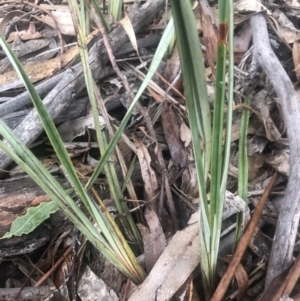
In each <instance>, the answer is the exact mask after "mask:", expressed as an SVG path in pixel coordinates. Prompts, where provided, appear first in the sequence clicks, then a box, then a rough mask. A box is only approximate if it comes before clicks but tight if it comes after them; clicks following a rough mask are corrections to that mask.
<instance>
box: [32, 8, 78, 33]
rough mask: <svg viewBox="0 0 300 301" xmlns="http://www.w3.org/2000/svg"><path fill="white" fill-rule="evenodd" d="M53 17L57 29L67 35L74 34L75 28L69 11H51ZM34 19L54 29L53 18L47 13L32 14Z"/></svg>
mask: <svg viewBox="0 0 300 301" xmlns="http://www.w3.org/2000/svg"><path fill="white" fill-rule="evenodd" d="M51 14H52V16H53V19H54V20H55V21H56V24H57V26H58V29H59V31H60V32H61V33H62V34H65V35H68V36H75V34H76V33H75V29H74V25H73V21H72V16H71V13H70V11H59V10H57V11H54V10H53V11H51ZM33 17H34V18H35V19H37V20H39V21H41V22H43V23H45V24H47V25H48V26H50V27H52V28H53V29H56V25H55V22H54V20H53V19H52V18H51V17H50V16H49V15H41V16H33Z"/></svg>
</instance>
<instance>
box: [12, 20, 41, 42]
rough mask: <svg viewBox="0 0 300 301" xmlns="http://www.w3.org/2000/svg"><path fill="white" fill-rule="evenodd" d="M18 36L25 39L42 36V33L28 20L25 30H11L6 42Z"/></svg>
mask: <svg viewBox="0 0 300 301" xmlns="http://www.w3.org/2000/svg"><path fill="white" fill-rule="evenodd" d="M18 36H20V38H21V40H23V41H27V40H33V39H39V38H41V37H42V34H41V33H40V32H38V31H36V28H35V25H34V23H32V22H30V23H29V25H28V29H27V30H22V31H14V32H11V33H10V34H9V36H8V38H7V42H8V43H11V42H12V41H14V40H15V39H16V38H17V37H18Z"/></svg>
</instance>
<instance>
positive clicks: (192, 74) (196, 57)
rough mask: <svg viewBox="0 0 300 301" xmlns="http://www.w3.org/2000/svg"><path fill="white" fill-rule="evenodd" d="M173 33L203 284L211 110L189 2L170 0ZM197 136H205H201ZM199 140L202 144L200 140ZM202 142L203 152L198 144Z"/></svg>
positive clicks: (206, 269) (206, 266) (208, 233)
mask: <svg viewBox="0 0 300 301" xmlns="http://www.w3.org/2000/svg"><path fill="white" fill-rule="evenodd" d="M171 4H172V12H173V16H174V22H175V29H176V36H177V40H178V47H179V54H180V61H181V67H182V71H183V78H184V85H185V94H186V98H187V107H188V116H189V121H190V128H191V132H192V141H193V149H194V156H195V163H196V168H197V174H198V186H199V195H200V208H201V211H200V251H201V268H202V271H203V274H204V278H205V282H206V285H208V279H209V278H210V277H211V276H210V253H211V249H210V239H211V228H210V227H209V222H208V214H209V209H208V200H207V197H206V178H207V174H208V169H209V164H210V152H211V126H210V122H211V121H210V111H209V102H208V97H207V88H206V81H205V77H204V74H205V72H204V60H203V56H202V53H201V51H200V48H199V44H198V34H197V30H196V25H195V20H194V15H193V12H192V7H191V3H190V1H189V0H185V1H175V0H173V1H171ZM200 137H201V138H202V139H203V140H204V141H203V140H202V141H201V140H200ZM201 142H202V144H201ZM203 144H204V155H203V156H202V149H201V146H202V145H203Z"/></svg>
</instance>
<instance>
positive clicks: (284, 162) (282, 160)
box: [266, 149, 290, 176]
mask: <svg viewBox="0 0 300 301" xmlns="http://www.w3.org/2000/svg"><path fill="white" fill-rule="evenodd" d="M289 161H290V150H289V149H281V150H276V151H273V152H272V155H268V157H267V158H266V163H268V164H270V165H271V166H272V167H273V168H274V169H275V170H277V171H278V172H280V173H282V174H283V175H285V176H288V175H289V173H290V163H289Z"/></svg>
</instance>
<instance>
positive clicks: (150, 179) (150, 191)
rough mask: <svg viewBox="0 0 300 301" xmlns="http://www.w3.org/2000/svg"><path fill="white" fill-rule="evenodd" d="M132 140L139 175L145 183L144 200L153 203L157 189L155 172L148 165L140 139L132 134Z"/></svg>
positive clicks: (147, 155)
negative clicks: (140, 174) (139, 166)
mask: <svg viewBox="0 0 300 301" xmlns="http://www.w3.org/2000/svg"><path fill="white" fill-rule="evenodd" d="M132 138H133V141H134V144H135V146H136V154H137V156H138V159H139V162H140V165H141V173H142V177H143V180H144V183H145V193H146V198H147V201H153V198H154V197H155V193H156V190H157V189H158V184H157V179H156V175H155V172H154V170H153V169H152V167H151V165H150V163H151V158H150V155H149V153H148V149H147V147H146V146H145V145H144V143H143V141H142V139H141V138H140V137H139V136H138V135H137V134H136V133H133V135H132Z"/></svg>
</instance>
